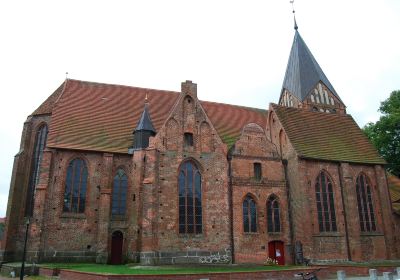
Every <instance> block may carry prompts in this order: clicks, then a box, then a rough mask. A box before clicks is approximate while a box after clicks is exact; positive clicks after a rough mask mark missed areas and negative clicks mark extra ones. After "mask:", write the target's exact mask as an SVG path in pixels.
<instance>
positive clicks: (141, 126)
mask: <svg viewBox="0 0 400 280" xmlns="http://www.w3.org/2000/svg"><path fill="white" fill-rule="evenodd" d="M156 133H157V132H156V129H155V128H154V126H153V123H152V121H151V118H150V113H149V103H148V100H147V94H146V99H145V103H144V109H143V112H142V115H141V116H140V119H139V122H138V124H137V126H136V128H135V130H134V131H133V146H132V148H130V149H129V150H128V153H133V151H134V150H140V149H145V148H147V147H149V139H150V137H153V136H154V135H156Z"/></svg>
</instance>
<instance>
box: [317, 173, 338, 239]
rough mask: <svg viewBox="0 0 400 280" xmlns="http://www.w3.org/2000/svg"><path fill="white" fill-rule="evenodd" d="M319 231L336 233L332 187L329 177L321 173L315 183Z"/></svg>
mask: <svg viewBox="0 0 400 280" xmlns="http://www.w3.org/2000/svg"><path fill="white" fill-rule="evenodd" d="M315 194H316V198H317V212H318V224H319V231H320V232H323V231H336V230H337V228H336V215H335V203H334V196H333V185H332V181H331V179H330V178H329V176H328V175H327V174H326V173H325V172H324V171H321V173H319V175H318V177H317V180H316V182H315Z"/></svg>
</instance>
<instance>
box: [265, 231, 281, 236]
mask: <svg viewBox="0 0 400 280" xmlns="http://www.w3.org/2000/svg"><path fill="white" fill-rule="evenodd" d="M267 233H268V234H269V235H281V234H282V232H281V231H274V232H268V231H267Z"/></svg>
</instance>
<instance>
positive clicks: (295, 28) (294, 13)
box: [290, 0, 299, 30]
mask: <svg viewBox="0 0 400 280" xmlns="http://www.w3.org/2000/svg"><path fill="white" fill-rule="evenodd" d="M290 4H292V12H293V19H294V30H297V29H299V27H298V26H297V22H296V11H295V10H294V0H290Z"/></svg>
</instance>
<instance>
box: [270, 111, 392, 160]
mask: <svg viewBox="0 0 400 280" xmlns="http://www.w3.org/2000/svg"><path fill="white" fill-rule="evenodd" d="M272 108H273V109H274V111H275V112H276V114H277V116H278V118H279V120H280V122H281V123H282V125H283V127H284V129H285V132H286V134H287V136H288V138H289V140H290V142H291V143H292V145H293V146H294V148H295V150H296V152H297V153H298V154H299V155H300V156H302V157H306V158H315V159H321V160H331V161H343V162H353V163H371V164H385V161H384V159H382V158H381V157H380V156H379V154H378V153H377V151H376V149H375V148H374V147H373V146H372V144H371V143H370V142H369V140H368V138H367V137H366V136H365V135H364V134H363V132H362V131H361V129H360V128H359V127H358V126H357V124H356V122H355V121H354V120H353V118H352V117H351V116H350V115H339V114H330V113H323V112H310V111H306V110H303V109H296V108H289V107H282V106H278V105H275V104H273V105H272Z"/></svg>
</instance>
